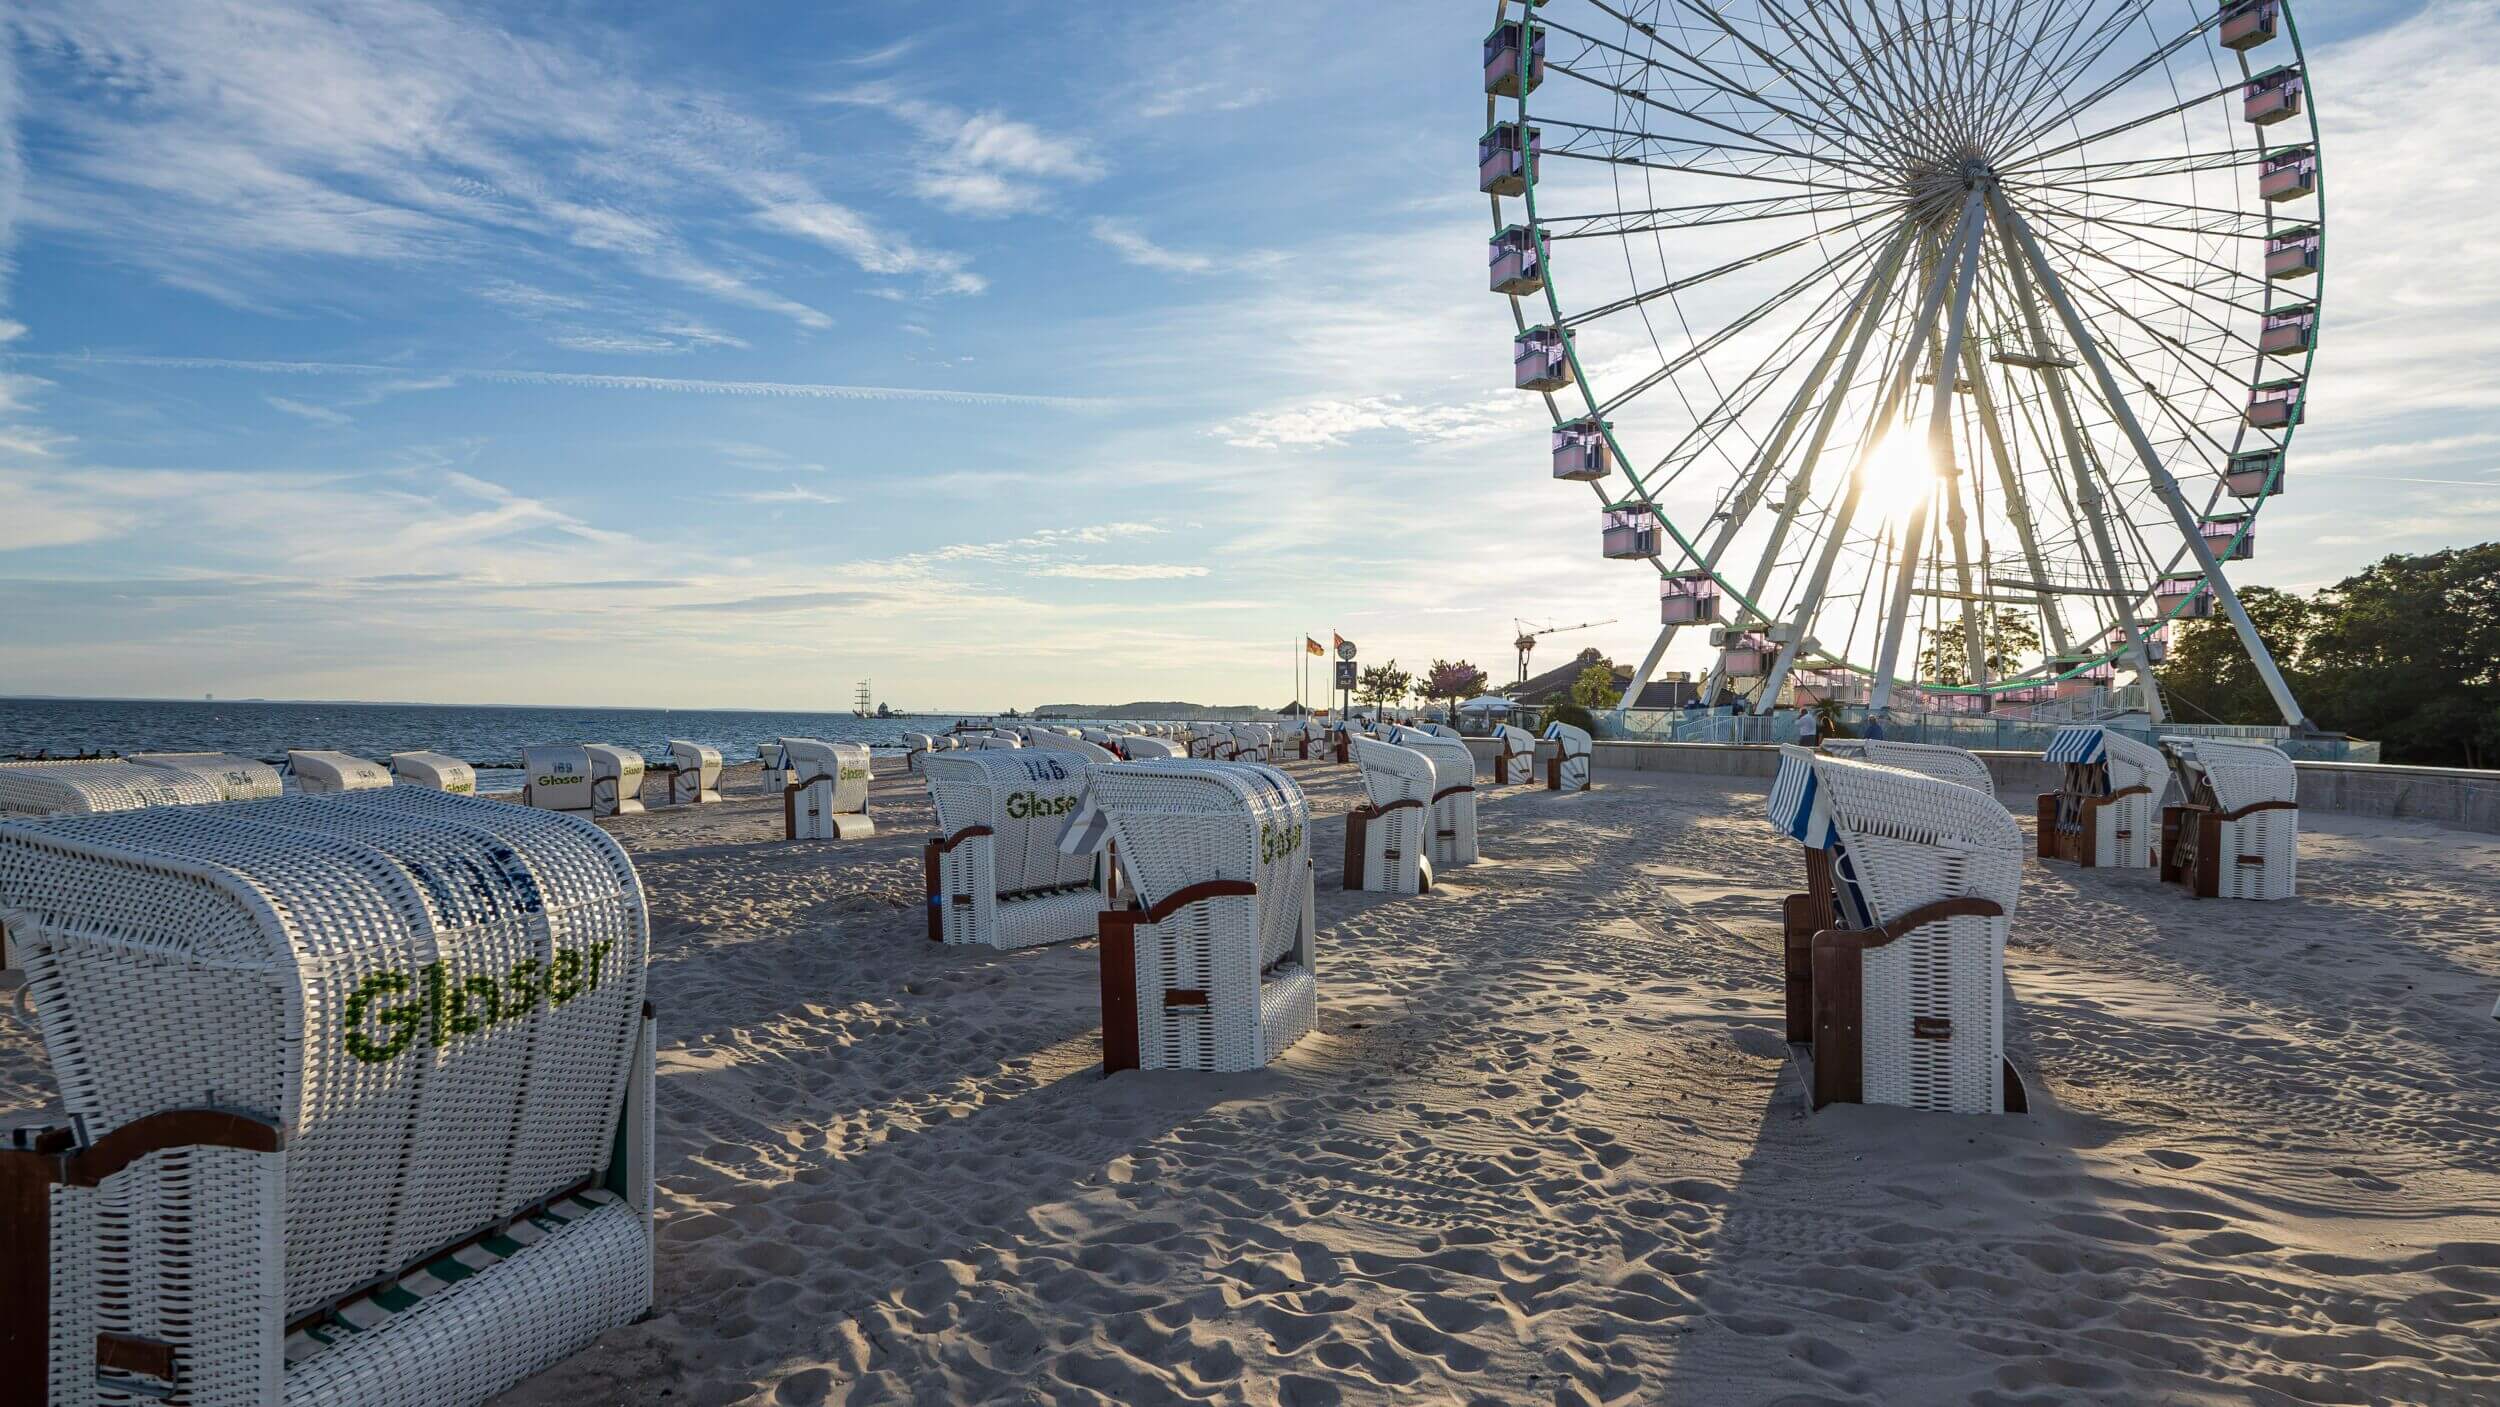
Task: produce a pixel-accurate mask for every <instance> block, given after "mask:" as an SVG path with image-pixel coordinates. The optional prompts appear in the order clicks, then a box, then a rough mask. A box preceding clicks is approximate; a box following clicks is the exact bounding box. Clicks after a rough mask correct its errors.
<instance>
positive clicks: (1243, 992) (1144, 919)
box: [1096, 867, 1318, 1076]
mask: <svg viewBox="0 0 2500 1407" xmlns="http://www.w3.org/2000/svg"><path fill="white" fill-rule="evenodd" d="M1302 873H1303V875H1304V880H1303V883H1302V890H1303V898H1302V901H1301V902H1302V906H1303V910H1304V914H1303V921H1302V935H1301V939H1300V942H1299V944H1298V945H1297V948H1296V950H1295V951H1294V952H1293V953H1290V954H1288V955H1286V957H1284V958H1282V959H1280V960H1279V961H1277V962H1276V963H1274V964H1272V965H1270V966H1268V967H1267V968H1265V969H1261V968H1260V967H1259V964H1258V962H1257V961H1256V952H1255V945H1256V942H1257V938H1256V936H1255V930H1256V926H1257V918H1256V915H1257V908H1256V905H1257V903H1258V902H1259V888H1258V886H1257V885H1255V884H1253V883H1251V882H1250V881H1248V880H1244V879H1210V880H1202V881H1200V882H1199V883H1196V884H1192V885H1190V886H1188V887H1186V888H1184V889H1182V890H1180V891H1179V892H1177V893H1174V894H1171V895H1168V896H1166V897H1165V898H1164V900H1163V902H1161V903H1159V904H1157V905H1155V906H1154V907H1153V908H1152V909H1140V908H1135V907H1130V908H1124V909H1111V910H1106V911H1105V912H1104V913H1103V914H1102V915H1101V916H1100V918H1099V919H1098V921H1097V924H1098V926H1097V929H1096V932H1097V935H1098V936H1099V938H1100V940H1101V941H1100V953H1099V956H1100V959H1101V966H1100V971H1101V983H1102V1072H1103V1074H1104V1075H1105V1076H1110V1075H1113V1074H1117V1073H1118V1072H1120V1071H1122V1070H1163V1069H1184V1070H1209V1071H1219V1072H1220V1071H1237V1070H1248V1069H1256V1068H1258V1067H1259V1066H1262V1065H1265V1064H1267V1063H1269V1062H1270V1061H1273V1060H1274V1059H1276V1057H1277V1056H1279V1055H1282V1054H1283V1053H1284V1052H1285V1051H1286V1050H1287V1049H1288V1048H1290V1047H1291V1046H1292V1045H1293V1044H1294V1043H1295V1042H1297V1041H1299V1040H1301V1039H1302V1038H1303V1037H1304V1036H1306V1035H1308V1034H1310V1031H1311V1028H1312V1026H1313V1025H1314V1024H1315V1023H1316V1021H1317V1017H1318V986H1317V983H1316V981H1315V980H1314V979H1313V977H1312V973H1311V964H1310V941H1311V922H1310V914H1309V904H1308V902H1307V901H1308V895H1309V889H1310V884H1309V878H1308V876H1309V871H1308V869H1307V867H1306V868H1305V869H1304V870H1303V871H1302ZM1271 897H1275V896H1271ZM1282 897H1283V898H1285V899H1286V900H1287V901H1292V896H1290V895H1287V896H1282ZM1226 899H1238V900H1247V901H1250V907H1249V908H1248V909H1247V910H1246V911H1245V910H1243V909H1240V908H1236V909H1235V910H1234V911H1233V912H1232V913H1231V914H1230V915H1225V914H1222V913H1220V912H1218V911H1217V910H1216V909H1214V908H1213V907H1212V906H1213V905H1215V904H1216V903H1217V902H1218V901H1222V900H1226ZM1226 921H1229V922H1231V923H1233V924H1236V925H1238V928H1237V929H1235V931H1233V932H1231V933H1229V934H1227V933H1225V932H1224V930H1223V929H1222V928H1221V927H1220V926H1219V925H1220V924H1221V923H1223V922H1226ZM1227 938H1229V939H1230V941H1231V942H1233V943H1238V944H1243V945H1247V946H1249V947H1250V948H1251V949H1252V951H1250V952H1248V953H1242V952H1239V951H1236V952H1234V953H1232V954H1230V956H1231V957H1233V958H1235V959H1236V961H1232V962H1229V963H1228V962H1226V961H1225V957H1226V954H1225V953H1224V951H1223V950H1224V948H1225V946H1226V943H1225V940H1226V939H1227ZM1141 952H1142V953H1143V961H1141V960H1140V954H1141ZM1176 982H1188V983H1191V984H1193V985H1189V986H1180V985H1175V983H1176Z"/></svg>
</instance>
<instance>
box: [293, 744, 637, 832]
mask: <svg viewBox="0 0 2500 1407" xmlns="http://www.w3.org/2000/svg"><path fill="white" fill-rule="evenodd" d="M288 756H289V757H293V756H294V754H292V753H290V754H288ZM296 776H297V779H298V780H299V781H300V780H301V779H302V776H303V773H302V771H301V770H300V768H299V770H298V771H297V773H296ZM521 797H522V799H523V800H524V801H526V802H527V803H528V804H529V805H532V806H535V807H538V808H540V809H541V810H546V811H569V812H576V813H579V814H582V815H588V814H590V749H589V748H586V747H584V746H582V745H581V744H579V743H547V744H544V745H541V746H537V747H525V748H523V749H521Z"/></svg>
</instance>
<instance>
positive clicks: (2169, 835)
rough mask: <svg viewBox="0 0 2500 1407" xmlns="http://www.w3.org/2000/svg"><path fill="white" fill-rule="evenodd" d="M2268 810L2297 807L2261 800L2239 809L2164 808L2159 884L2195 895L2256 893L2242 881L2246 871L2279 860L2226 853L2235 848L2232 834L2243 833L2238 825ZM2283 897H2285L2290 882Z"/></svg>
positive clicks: (2296, 810)
mask: <svg viewBox="0 0 2500 1407" xmlns="http://www.w3.org/2000/svg"><path fill="white" fill-rule="evenodd" d="M2266 811H2289V812H2292V813H2294V814H2295V815H2297V814H2298V813H2299V811H2300V805H2299V803H2297V802H2291V801H2260V802H2257V803H2255V804H2254V805H2250V806H2243V807H2241V808H2240V809H2238V810H2237V811H2216V810H2214V809H2212V808H2211V807H2206V806H2165V807H2163V808H2162V812H2161V878H2162V882H2163V883H2164V884H2177V885H2183V886H2185V887H2186V889H2187V891H2188V893H2189V894H2190V895H2191V896H2193V897H2195V898H2198V899H2221V898H2242V897H2248V898H2255V897H2259V896H2257V895H2256V894H2253V893H2250V892H2249V891H2250V890H2251V889H2252V888H2253V887H2254V886H2252V885H2250V884H2248V883H2246V882H2245V881H2244V878H2243V876H2244V875H2245V872H2247V871H2250V870H2259V869H2263V868H2264V867H2265V866H2266V865H2268V864H2270V863H2279V862H2280V861H2278V860H2276V859H2274V858H2273V857H2269V856H2266V855H2262V854H2260V855H2251V854H2244V853H2236V854H2235V853H2229V852H2232V851H2233V850H2234V849H2235V848H2236V847H2234V846H2233V844H2232V843H2231V841H2232V838H2233V837H2235V836H2237V835H2239V834H2240V833H2241V827H2240V826H2239V825H2238V823H2239V822H2242V821H2245V820H2247V819H2249V818H2250V817H2252V816H2255V815H2257V814H2259V813H2260V812H2266ZM2226 875H2228V876H2229V878H2228V879H2227V880H2226V878H2225V876H2226ZM2283 897H2289V886H2288V885H2286V886H2285V894H2284V896H2283Z"/></svg>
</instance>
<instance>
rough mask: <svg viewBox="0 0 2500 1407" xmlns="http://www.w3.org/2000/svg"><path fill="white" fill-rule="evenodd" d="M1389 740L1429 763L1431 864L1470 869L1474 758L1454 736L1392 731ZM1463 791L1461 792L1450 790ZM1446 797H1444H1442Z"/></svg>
mask: <svg viewBox="0 0 2500 1407" xmlns="http://www.w3.org/2000/svg"><path fill="white" fill-rule="evenodd" d="M1389 740H1390V741H1391V742H1392V743H1395V744H1396V745H1398V746H1399V747H1403V748H1409V749H1412V750H1413V751H1416V752H1420V753H1422V754H1423V755H1424V756H1425V757H1426V758H1428V759H1430V761H1431V763H1432V794H1433V796H1434V797H1436V798H1438V799H1437V800H1435V801H1434V802H1433V803H1432V863H1433V864H1434V865H1436V866H1443V865H1448V866H1457V865H1472V864H1474V863H1476V861H1477V859H1478V858H1479V854H1478V850H1477V845H1476V755H1475V754H1474V753H1472V752H1469V751H1468V750H1467V743H1466V740H1465V739H1463V738H1461V737H1459V736H1458V735H1457V734H1456V733H1447V734H1444V733H1427V732H1424V731H1422V730H1421V729H1417V728H1397V729H1392V730H1391V731H1390V734H1389ZM1459 787H1463V788H1465V790H1463V791H1453V790H1452V789H1453V788H1459ZM1445 793H1446V794H1445Z"/></svg>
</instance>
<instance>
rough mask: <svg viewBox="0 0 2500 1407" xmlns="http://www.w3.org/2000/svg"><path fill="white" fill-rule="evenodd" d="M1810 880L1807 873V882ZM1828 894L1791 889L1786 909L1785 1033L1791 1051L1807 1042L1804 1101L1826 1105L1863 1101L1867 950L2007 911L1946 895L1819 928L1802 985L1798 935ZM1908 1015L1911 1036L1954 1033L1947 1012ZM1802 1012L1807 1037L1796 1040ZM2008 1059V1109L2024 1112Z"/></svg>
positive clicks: (2024, 1100)
mask: <svg viewBox="0 0 2500 1407" xmlns="http://www.w3.org/2000/svg"><path fill="white" fill-rule="evenodd" d="M1812 879H1813V877H1812V876H1811V875H1809V883H1811V882H1812ZM1826 883H1828V878H1827V879H1826ZM1828 894H1829V890H1828V888H1827V889H1826V890H1825V891H1824V895H1823V896H1822V897H1820V898H1818V897H1817V896H1813V895H1806V894H1799V895H1792V896H1790V898H1789V899H1788V901H1787V906H1786V913H1785V914H1784V917H1785V918H1786V920H1787V924H1786V927H1787V929H1788V934H1787V941H1786V949H1787V959H1788V975H1789V987H1788V1033H1789V1037H1790V1042H1791V1046H1792V1049H1793V1048H1798V1047H1802V1048H1803V1051H1804V1060H1805V1066H1806V1075H1807V1078H1806V1090H1807V1102H1808V1104H1809V1106H1810V1107H1812V1108H1815V1109H1820V1108H1822V1107H1824V1106H1825V1105H1828V1104H1862V1103H1865V1102H1866V1030H1865V1022H1866V954H1867V953H1869V952H1871V951H1873V950H1876V949H1879V948H1884V947H1888V946H1890V945H1891V944H1893V943H1895V942H1898V941H1900V940H1901V939H1903V938H1907V937H1908V936H1910V935H1911V934H1912V933H1915V932H1916V931H1918V930H1919V929H1921V928H1924V927H1926V926H1927V925H1929V924H1933V923H1943V922H1947V921H1950V920H1953V919H1958V918H1989V919H1995V918H2002V917H2003V916H2004V914H2005V910H2004V908H2003V907H2002V906H2000V905H1999V904H1997V903H1996V902H1995V901H1994V900H1989V899H1976V898H1963V899H1945V900H1941V901H1939V902H1937V903H1933V904H1928V905H1925V906H1923V907H1921V908H1918V909H1914V910H1912V911H1911V912H1909V913H1907V914H1904V915H1902V916H1901V917H1900V918H1899V919H1897V920H1895V921H1893V922H1891V923H1888V924H1885V925H1884V926H1883V927H1881V928H1875V929H1844V928H1829V927H1827V928H1823V929H1820V930H1818V931H1816V932H1814V933H1813V934H1812V935H1811V936H1809V937H1807V938H1806V939H1805V942H1804V944H1803V947H1804V949H1805V951H1804V954H1803V956H1804V958H1805V964H1804V971H1803V973H1802V976H1803V978H1804V983H1803V989H1802V990H1800V987H1799V983H1798V978H1799V976H1800V975H1801V974H1800V973H1799V971H1798V963H1797V959H1798V957H1799V952H1798V949H1799V946H1800V945H1799V943H1798V933H1799V930H1801V929H1802V928H1803V927H1804V925H1805V924H1807V923H1810V922H1812V921H1813V920H1814V918H1815V917H1816V914H1817V912H1818V911H1817V907H1816V906H1817V905H1818V903H1828V902H1829V900H1828ZM1904 1015H1905V1017H1907V1019H1908V1020H1909V1021H1910V1023H1911V1024H1910V1032H1909V1038H1910V1039H1911V1040H1912V1041H1951V1040H1952V1039H1953V1038H1954V1031H1953V1023H1952V1019H1951V1018H1950V1017H1942V1016H1910V1015H1908V1014H1907V1013H1904ZM1800 1017H1802V1018H1803V1022H1802V1026H1803V1030H1804V1032H1805V1035H1806V1039H1805V1040H1804V1041H1799V1040H1798V1039H1797V1036H1798V1033H1799V1030H1800V1026H1801V1022H1800ZM2003 1063H2004V1072H2003V1075H2002V1077H2001V1078H2002V1079H2003V1082H2004V1088H2003V1098H2004V1100H2005V1103H2004V1111H2005V1112H2006V1113H2009V1114H2012V1113H2023V1112H2026V1111H2027V1110H2028V1108H2029V1099H2028V1096H2027V1095H2025V1094H2024V1092H2023V1086H2022V1080H2021V1077H2020V1076H2019V1075H2017V1074H2016V1073H2015V1072H2014V1068H2013V1065H2012V1063H2011V1062H2003Z"/></svg>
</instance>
